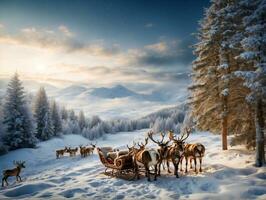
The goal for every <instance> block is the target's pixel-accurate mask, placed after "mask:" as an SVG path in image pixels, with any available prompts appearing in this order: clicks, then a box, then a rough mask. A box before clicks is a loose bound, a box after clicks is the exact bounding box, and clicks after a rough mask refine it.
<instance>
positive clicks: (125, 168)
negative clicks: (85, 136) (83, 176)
mask: <svg viewBox="0 0 266 200" xmlns="http://www.w3.org/2000/svg"><path fill="white" fill-rule="evenodd" d="M108 151H109V152H110V151H112V149H111V148H108V149H106V148H97V152H98V155H99V158H100V161H101V162H102V164H103V165H104V166H105V171H104V174H105V175H107V176H111V177H117V178H122V179H125V180H133V179H134V178H135V177H136V173H135V168H134V163H133V160H132V156H130V155H128V154H126V155H121V156H118V157H117V158H115V159H114V160H113V161H112V160H110V159H108V158H107V156H106V155H107V152H108Z"/></svg>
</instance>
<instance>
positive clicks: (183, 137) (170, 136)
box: [168, 127, 191, 142]
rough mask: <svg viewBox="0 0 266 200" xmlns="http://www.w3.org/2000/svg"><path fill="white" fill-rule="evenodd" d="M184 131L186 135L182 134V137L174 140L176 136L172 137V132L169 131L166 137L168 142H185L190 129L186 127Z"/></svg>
mask: <svg viewBox="0 0 266 200" xmlns="http://www.w3.org/2000/svg"><path fill="white" fill-rule="evenodd" d="M185 131H186V133H184V132H183V133H182V135H181V137H180V138H179V137H178V138H176V136H175V135H174V132H173V131H169V134H168V137H169V139H170V140H173V141H177V140H179V141H182V142H183V141H185V140H186V139H187V138H188V136H189V135H190V133H191V128H188V127H186V128H185Z"/></svg>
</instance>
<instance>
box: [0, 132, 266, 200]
mask: <svg viewBox="0 0 266 200" xmlns="http://www.w3.org/2000/svg"><path fill="white" fill-rule="evenodd" d="M146 132H147V130H141V131H137V132H130V133H120V134H116V135H106V136H105V137H104V138H102V139H99V140H98V141H97V142H98V143H97V145H98V146H105V145H108V146H109V145H111V146H114V147H117V148H120V149H122V148H124V147H125V146H124V144H131V143H132V140H133V139H134V140H135V141H138V140H140V139H143V138H144V136H145V133H146ZM196 141H197V142H201V143H203V144H204V145H205V146H206V156H205V158H204V160H203V173H201V174H195V173H194V172H193V171H190V172H189V173H188V174H187V175H186V174H184V173H180V178H179V179H176V178H175V177H174V176H173V174H167V173H166V172H163V174H162V176H161V177H159V178H158V180H157V181H152V182H147V180H146V178H142V179H140V180H137V181H125V180H121V179H117V178H110V177H107V176H105V175H104V174H103V171H104V167H103V166H102V164H101V163H100V161H99V159H98V155H97V154H96V152H94V155H92V156H90V157H87V158H81V157H80V155H78V156H76V157H67V156H65V157H63V158H62V159H56V158H55V153H54V152H55V149H60V148H63V147H64V146H72V147H76V146H78V145H80V144H88V143H89V142H90V141H88V140H87V139H85V138H83V137H81V136H79V135H67V136H64V138H63V139H59V138H56V139H52V140H49V141H47V142H42V143H40V144H39V148H38V149H21V150H16V151H13V152H10V153H8V154H7V155H4V156H1V157H0V169H1V170H2V169H6V168H12V167H13V165H12V161H13V160H26V169H24V170H23V171H22V174H21V177H22V179H23V182H20V183H16V182H15V178H9V183H10V185H9V186H8V187H4V188H1V190H0V199H43V198H50V199H64V198H74V199H223V200H224V199H266V169H265V167H264V168H255V167H253V166H252V163H253V160H254V158H253V157H254V155H253V153H248V152H247V151H245V150H244V148H242V147H241V146H238V147H231V148H230V150H228V151H224V152H223V151H221V141H220V136H214V135H211V134H209V133H194V134H192V135H191V136H190V138H189V139H188V142H196ZM183 167H184V164H183Z"/></svg>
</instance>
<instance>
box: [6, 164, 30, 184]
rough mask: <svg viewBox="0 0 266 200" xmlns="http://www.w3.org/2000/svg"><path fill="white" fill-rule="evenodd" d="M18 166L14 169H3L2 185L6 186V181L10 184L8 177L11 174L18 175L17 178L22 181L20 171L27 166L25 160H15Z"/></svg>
mask: <svg viewBox="0 0 266 200" xmlns="http://www.w3.org/2000/svg"><path fill="white" fill-rule="evenodd" d="M13 163H14V165H15V166H16V168H14V169H7V170H4V171H3V178H2V187H4V181H5V182H6V185H7V186H8V182H7V178H8V177H9V176H16V179H17V181H18V179H19V180H20V181H21V177H20V175H19V174H20V172H21V169H22V168H25V165H24V164H25V161H13Z"/></svg>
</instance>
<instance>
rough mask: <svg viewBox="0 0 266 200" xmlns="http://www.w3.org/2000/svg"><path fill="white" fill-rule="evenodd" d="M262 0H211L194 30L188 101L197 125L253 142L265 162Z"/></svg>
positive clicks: (265, 13) (264, 10) (239, 141)
mask: <svg viewBox="0 0 266 200" xmlns="http://www.w3.org/2000/svg"><path fill="white" fill-rule="evenodd" d="M265 19H266V1H265V0H252V1H251V0H214V1H211V5H210V7H209V8H208V9H206V11H205V16H204V18H203V19H202V20H201V21H200V28H199V32H198V33H197V34H196V36H197V38H198V41H199V42H198V43H197V44H195V45H194V46H193V47H194V49H195V50H194V54H195V55H196V59H195V60H194V62H193V68H192V70H193V72H192V80H193V84H192V85H191V86H190V87H189V89H190V90H191V96H190V105H191V108H192V115H193V116H194V118H195V121H196V125H197V127H198V128H199V129H200V130H208V131H211V132H214V133H221V135H222V147H223V149H224V150H226V149H227V135H228V134H233V135H235V137H234V138H233V140H232V144H233V145H234V144H245V145H246V146H247V148H252V147H256V150H257V151H256V165H257V166H261V165H263V164H264V163H265V152H264V130H265V120H266V117H265V115H266V114H265V113H266V111H265V108H266V101H265V100H266V65H265V63H266V48H265V46H266V40H265V38H266V31H265V30H266V21H265Z"/></svg>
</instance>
